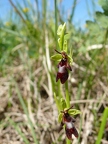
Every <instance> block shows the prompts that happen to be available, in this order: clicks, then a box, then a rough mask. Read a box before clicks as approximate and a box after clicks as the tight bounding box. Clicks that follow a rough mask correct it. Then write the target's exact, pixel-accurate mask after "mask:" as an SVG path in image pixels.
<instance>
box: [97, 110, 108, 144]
mask: <svg viewBox="0 0 108 144" xmlns="http://www.w3.org/2000/svg"><path fill="white" fill-rule="evenodd" d="M107 118H108V107H106V108H105V110H104V113H103V116H102V122H101V126H100V130H99V133H98V137H97V140H96V143H95V144H100V143H101V139H102V136H103V133H104V129H105V125H106V122H107Z"/></svg>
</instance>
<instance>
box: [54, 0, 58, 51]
mask: <svg viewBox="0 0 108 144" xmlns="http://www.w3.org/2000/svg"><path fill="white" fill-rule="evenodd" d="M54 7H55V40H56V49H57V47H58V44H57V25H58V22H57V0H54Z"/></svg>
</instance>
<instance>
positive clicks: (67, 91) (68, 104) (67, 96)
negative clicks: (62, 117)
mask: <svg viewBox="0 0 108 144" xmlns="http://www.w3.org/2000/svg"><path fill="white" fill-rule="evenodd" d="M65 90H66V105H67V108H69V107H70V97H69V90H68V81H67V82H66V83H65Z"/></svg>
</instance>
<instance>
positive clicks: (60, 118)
mask: <svg viewBox="0 0 108 144" xmlns="http://www.w3.org/2000/svg"><path fill="white" fill-rule="evenodd" d="M62 118H63V114H62V113H59V115H58V122H59V123H60V122H61V121H62Z"/></svg>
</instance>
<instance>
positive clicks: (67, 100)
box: [65, 81, 71, 144]
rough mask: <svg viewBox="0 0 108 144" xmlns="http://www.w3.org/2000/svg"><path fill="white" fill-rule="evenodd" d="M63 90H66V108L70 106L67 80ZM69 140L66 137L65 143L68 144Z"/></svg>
mask: <svg viewBox="0 0 108 144" xmlns="http://www.w3.org/2000/svg"><path fill="white" fill-rule="evenodd" d="M65 90H66V105H67V108H69V107H70V97H69V89H68V81H66V83H65ZM70 143H71V142H70V140H69V139H68V138H67V139H66V144H70Z"/></svg>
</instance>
